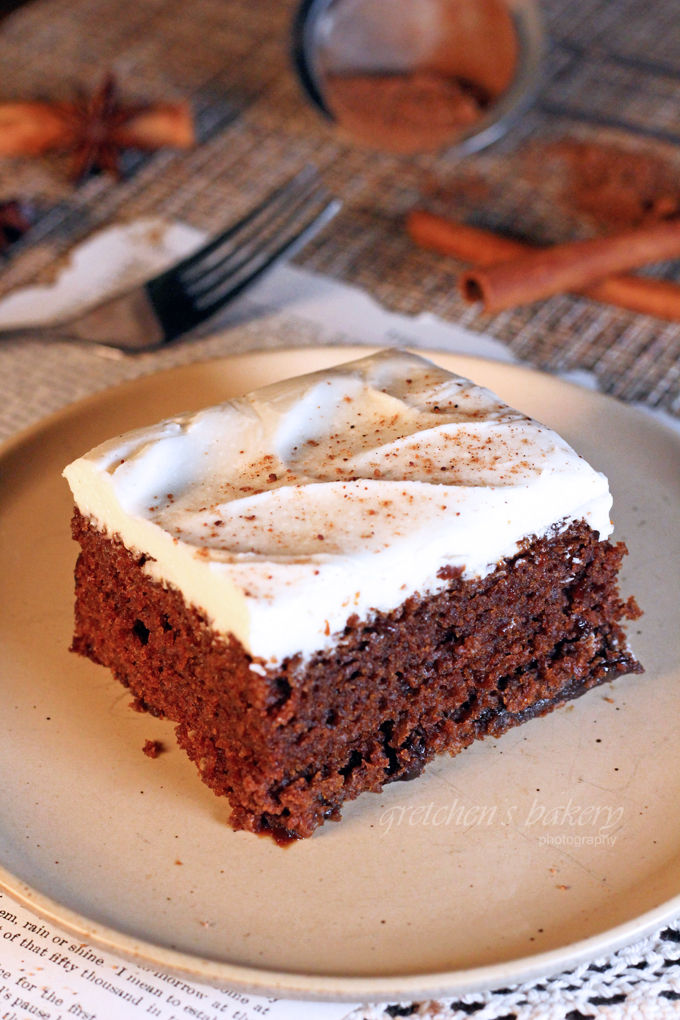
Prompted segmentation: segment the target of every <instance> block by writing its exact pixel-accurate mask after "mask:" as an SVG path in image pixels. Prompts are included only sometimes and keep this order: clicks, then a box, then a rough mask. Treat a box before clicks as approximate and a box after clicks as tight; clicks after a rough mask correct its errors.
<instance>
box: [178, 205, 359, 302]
mask: <svg viewBox="0 0 680 1020" xmlns="http://www.w3.org/2000/svg"><path fill="white" fill-rule="evenodd" d="M341 206H342V202H340V201H339V200H338V199H331V200H330V201H328V202H326V204H325V205H324V206H323V208H322V209H321V210H320V211H319V212H318V213H317V214H316V215H315V216H314V218H313V219H312V220H311V221H310V222H308V223H306V224H305V226H304V227H302V229H301V230H299V231H298V232H297V233H296V234H295V235H294V236H293V237H291V238H288V239H287V240H286V241H284V242H282V243H281V244H280V245H279V246H278V247H277V248H275V249H274V251H269V252H268V251H267V249H264V250H260V251H258V252H257V253H256V255H255V256H253V257H252V258H251V259H249V260H248V262H246V263H244V264H243V266H241V267H240V268H241V269H246V275H245V276H242V277H241V278H239V273H238V272H235V273H231V274H229V276H227V277H226V278H225V279H224V280H223V281H222V283H221V284H218V285H216V286H215V287H213V288H212V289H211V290H209V291H207V292H206V293H205V294H203V295H201V296H200V297H198V298H197V299H196V301H195V307H196V309H197V311H199V312H201V313H203V312H205V313H206V315H212V314H214V312H215V311H217V309H218V308H220V307H221V306H222V305H223V304H225V303H226V302H227V301H231V300H232V299H233V298H235V297H237V296H238V295H239V294H240V293H241V291H243V290H245V288H246V287H247V286H248V285H249V284H250V283H251V282H252V281H253V280H254V279H256V278H257V277H258V276H260V275H262V274H263V273H265V272H266V271H267V270H268V269H270V268H271V267H272V266H273V265H275V263H276V262H278V261H279V260H280V259H284V258H290V257H291V256H292V255H294V254H295V252H296V251H298V250H299V249H300V248H302V247H304V245H305V244H306V243H307V241H309V240H310V238H312V237H313V236H314V234H316V233H317V231H319V230H321V228H322V227H323V226H324V225H325V224H326V223H328V222H329V221H330V220H331V219H333V217H334V216H335V215H336V213H337V212H339V210H340V208H341ZM249 267H250V268H249Z"/></svg>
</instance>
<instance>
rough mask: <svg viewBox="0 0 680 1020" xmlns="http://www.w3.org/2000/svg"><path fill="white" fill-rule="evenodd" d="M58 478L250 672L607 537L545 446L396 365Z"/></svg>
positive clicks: (166, 426)
mask: <svg viewBox="0 0 680 1020" xmlns="http://www.w3.org/2000/svg"><path fill="white" fill-rule="evenodd" d="M64 475H65V477H66V478H67V479H68V482H69V484H70V486H71V489H72V491H73V495H74V499H75V502H76V505H77V506H78V508H79V509H80V511H81V513H82V514H84V516H86V517H87V518H89V519H90V520H91V521H92V522H93V523H94V524H95V525H96V526H97V527H98V528H99V529H101V530H102V531H104V532H105V533H107V534H109V535H111V536H118V537H120V539H121V540H122V541H123V543H124V544H125V545H126V546H127V548H129V549H132V550H135V551H137V552H140V553H144V554H146V555H147V556H148V557H149V559H148V560H147V562H146V563H145V565H144V567H143V569H144V570H145V571H146V572H147V573H148V574H149V575H150V576H151V577H152V578H153V579H154V580H157V581H160V582H162V583H163V584H165V585H170V586H174V587H176V588H178V589H179V590H180V591H181V592H182V593H183V595H184V598H185V599H186V601H187V602H188V603H190V604H192V605H194V606H196V607H197V608H198V609H200V610H201V611H202V612H203V613H204V614H205V615H206V617H207V618H208V620H209V622H210V624H211V625H212V627H213V628H214V629H215V630H216V631H218V632H220V633H223V634H228V633H232V634H234V636H235V637H236V638H238V640H239V641H240V642H241V643H242V644H243V646H244V647H245V648H246V650H247V651H248V652H249V653H250V654H251V655H253V656H254V657H255V658H259V659H261V660H262V661H263V662H265V663H278V662H281V661H282V660H283V659H285V658H286V657H287V656H290V655H296V654H298V653H301V654H302V655H303V656H308V655H310V654H311V653H313V652H315V651H317V650H319V649H322V648H323V647H325V646H326V645H329V644H330V643H332V642H333V640H334V638H335V636H336V635H337V633H338V632H339V631H341V630H342V628H343V627H344V626H345V624H346V623H347V620H348V619H349V617H350V616H352V615H353V614H355V613H356V614H358V616H359V617H360V618H361V619H365V618H368V617H370V616H371V614H373V613H375V612H377V611H389V610H391V609H394V608H396V607H397V606H398V605H400V604H401V603H402V602H403V601H404V600H405V599H406V598H408V597H409V596H411V595H414V594H416V593H419V594H421V595H424V594H431V593H433V592H436V591H437V590H439V589H440V588H442V587H443V586H444V585H445V584H446V583H447V581H446V580H444V579H443V578H442V577H440V576H438V575H439V574H440V572H441V568H442V567H446V566H451V567H458V568H462V569H463V576H464V577H466V578H470V577H482V576H484V575H486V574H487V573H489V572H490V571H492V570H493V569H494V568H495V566H496V564H497V563H498V561H499V560H501V559H503V558H504V557H506V556H511V555H513V554H514V553H515V552H516V551H517V549H518V547H519V544H520V542H521V541H522V540H523V539H526V538H528V537H531V536H536V537H541V536H542V535H545V534H547V533H548V532H549V531H551V529H554V528H557V529H558V530H559V529H561V528H564V527H567V526H568V525H569V524H570V523H571V522H573V521H576V520H585V521H586V522H587V523H588V524H589V525H590V526H591V527H592V528H593V529H594V530H595V531H597V532H599V535H600V538H601V539H604V538H607V537H608V536H609V535H610V534H611V531H612V526H611V522H610V520H609V511H610V508H611V502H612V501H611V496H610V494H609V487H608V484H607V479H606V478H605V477H604V475H602V474H601V473H599V472H597V471H595V470H594V469H593V468H591V467H590V466H589V465H588V464H587V463H586V461H585V460H583V458H582V457H580V456H579V455H578V454H577V453H575V452H574V451H573V450H572V449H571V447H570V446H568V445H567V443H566V442H564V440H563V439H561V438H560V437H559V436H558V435H557V434H556V433H555V432H553V431H551V430H550V429H548V428H547V427H546V426H544V425H541V424H539V423H538V422H536V421H533V420H532V419H531V418H528V417H526V415H524V414H521V413H520V412H519V411H515V410H513V409H512V408H510V407H509V406H508V405H507V404H505V403H503V401H501V400H500V399H499V398H498V397H496V396H495V395H494V394H493V393H491V392H490V391H489V390H486V389H484V388H483V387H481V386H477V385H475V384H474V383H472V382H470V381H469V380H467V379H463V378H462V377H461V376H457V375H453V374H452V373H450V372H447V371H445V370H444V369H442V368H439V367H437V366H436V365H434V364H432V363H431V362H430V361H427V360H425V359H424V358H420V357H417V356H415V355H412V354H408V353H406V352H404V351H398V350H388V351H383V352H381V353H379V354H375V355H372V356H370V357H367V358H362V359H361V360H359V361H354V362H349V363H347V364H344V365H338V366H337V367H335V368H331V369H328V370H325V371H321V372H315V373H313V374H311V375H306V376H301V377H299V378H296V379H289V380H286V381H285V382H281V383H276V384H274V385H273V386H267V387H265V388H264V389H261V390H257V391H256V392H254V393H250V394H247V395H246V396H243V397H239V398H238V399H236V400H230V401H227V402H226V403H224V404H220V405H218V406H216V407H211V408H207V409H206V410H203V411H199V412H197V413H196V414H185V415H178V416H177V417H176V418H172V419H169V420H168V421H163V422H160V423H159V424H158V425H153V426H150V427H149V428H145V429H138V430H136V431H134V432H129V433H127V434H126V435H123V436H119V437H118V438H116V439H112V440H110V441H109V442H107V443H104V444H103V445H102V446H98V447H97V448H96V449H94V450H92V451H90V453H87V454H86V455H85V456H84V457H81V458H80V459H79V460H76V461H74V462H73V463H72V464H69V466H68V467H67V468H66V469H65V471H64Z"/></svg>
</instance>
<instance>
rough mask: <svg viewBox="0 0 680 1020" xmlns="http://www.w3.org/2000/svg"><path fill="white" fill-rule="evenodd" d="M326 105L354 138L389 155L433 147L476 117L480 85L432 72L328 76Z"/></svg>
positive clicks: (481, 106)
mask: <svg viewBox="0 0 680 1020" xmlns="http://www.w3.org/2000/svg"><path fill="white" fill-rule="evenodd" d="M327 88H328V92H327V96H328V102H329V105H330V106H331V108H332V110H333V113H334V114H335V116H336V117H337V120H338V122H339V123H340V125H341V126H342V127H343V128H345V129H346V130H347V131H349V132H350V133H351V134H352V135H354V136H355V137H356V138H358V139H360V140H362V141H365V142H368V143H369V144H373V145H377V146H379V147H381V148H386V149H389V150H390V151H392V152H405V153H406V152H417V151H421V150H428V149H437V148H440V147H441V146H442V145H446V143H447V142H451V141H452V140H454V139H455V137H456V136H457V135H459V134H461V133H462V132H463V131H464V130H465V129H466V128H468V127H470V126H471V125H472V124H474V123H475V122H476V121H477V120H479V119H480V118H481V116H482V115H483V113H484V112H485V110H486V109H487V108H488V106H489V105H490V103H491V100H492V97H491V95H490V94H489V93H488V92H487V91H486V90H485V89H484V87H483V86H481V85H477V84H475V83H474V82H471V81H466V80H464V79H457V78H449V77H445V76H444V75H442V74H437V73H435V72H433V71H413V72H412V73H411V74H353V75H332V76H330V77H329V78H328V80H327Z"/></svg>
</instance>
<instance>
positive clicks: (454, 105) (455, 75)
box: [322, 0, 519, 153]
mask: <svg viewBox="0 0 680 1020" xmlns="http://www.w3.org/2000/svg"><path fill="white" fill-rule="evenodd" d="M357 10H360V8H357ZM428 10H429V21H430V22H431V24H430V25H429V29H428V31H429V32H431V29H432V25H436V33H431V37H430V38H428V40H427V43H425V42H423V41H422V40H420V44H419V43H418V42H417V41H414V45H413V54H412V55H413V57H414V62H413V66H404V63H403V62H402V64H401V66H399V67H395V68H394V69H392V66H391V63H390V61H389V58H387V59H385V60H381V52H380V47H379V39H378V40H377V41H376V51H375V53H374V54H373V55H372V57H371V59H370V60H369V63H370V65H371V66H368V65H367V63H366V62H365V55H364V58H363V59H364V63H363V64H361V65H357V66H354V67H352V66H347V65H344V66H338V63H337V61H333V60H331V61H330V63H329V64H328V65H326V68H325V71H324V73H323V83H324V84H323V90H324V98H325V100H326V104H327V106H328V108H329V109H330V110H331V112H332V114H333V116H334V118H335V120H336V121H337V123H338V125H339V126H340V128H341V129H344V131H345V132H346V133H347V134H349V135H350V136H351V137H352V138H354V139H356V140H358V141H362V142H365V143H367V144H368V145H371V146H373V147H375V148H380V149H385V150H387V151H391V152H397V153H416V152H426V151H433V150H437V149H441V148H443V147H444V146H446V145H451V144H454V143H455V142H456V141H458V140H459V139H460V138H462V137H463V136H464V135H467V134H468V133H470V129H471V128H473V126H474V125H475V124H476V123H477V122H478V121H480V120H482V118H483V117H484V116H485V114H486V113H487V111H488V110H489V108H490V107H491V106H492V105H493V103H494V101H495V100H496V99H498V98H499V97H500V96H501V95H503V94H504V93H505V92H506V91H507V89H508V87H509V86H510V84H511V82H512V80H513V78H514V76H515V72H516V68H517V62H518V59H519V45H518V40H517V32H516V29H515V25H514V22H513V19H512V16H511V13H510V10H509V8H508V5H507V3H506V0H431V3H430V6H429V7H428ZM406 25H407V22H404V23H403V24H401V25H400V28H401V29H402V33H403V31H405V26H406ZM417 28H418V24H417V22H414V25H413V31H414V34H416V35H417ZM389 34H390V33H389V32H388V31H387V29H386V35H387V36H389ZM388 49H389V47H388ZM322 63H323V60H322Z"/></svg>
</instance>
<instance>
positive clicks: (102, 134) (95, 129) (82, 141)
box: [62, 73, 147, 181]
mask: <svg viewBox="0 0 680 1020" xmlns="http://www.w3.org/2000/svg"><path fill="white" fill-rule="evenodd" d="M145 109H147V107H146V106H144V105H137V106H125V105H124V104H123V103H122V102H121V101H120V98H119V93H118V85H117V83H116V79H115V77H114V75H113V74H110V73H109V74H107V75H106V77H105V78H104V80H103V82H102V83H101V85H100V86H99V87H98V88H97V89H95V91H94V92H93V93H92V94H91V95H90V96H80V97H79V98H78V99H77V100H76V102H75V103H64V104H63V106H62V110H63V112H64V116H65V118H66V120H67V123H68V127H69V128H70V131H71V135H72V140H71V141H70V144H67V145H66V146H65V148H66V149H68V151H70V155H71V175H72V176H73V178H74V179H75V180H77V181H79V180H83V179H84V178H85V177H87V176H89V174H91V173H92V172H93V171H95V170H99V171H101V172H104V173H110V174H113V176H114V177H117V178H119V177H120V165H119V159H120V153H121V150H122V149H123V148H125V147H126V145H125V138H124V136H123V132H122V129H123V128H124V127H125V125H127V124H128V123H129V122H130V121H132V120H133V119H134V118H135V117H136V116H137V115H138V114H140V113H141V112H142V111H144V110H145Z"/></svg>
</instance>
